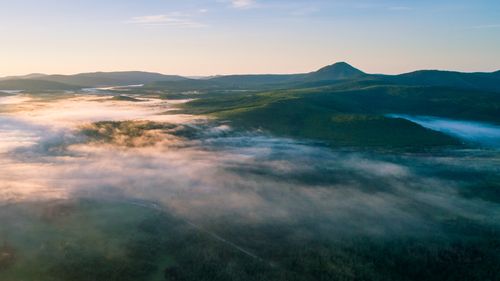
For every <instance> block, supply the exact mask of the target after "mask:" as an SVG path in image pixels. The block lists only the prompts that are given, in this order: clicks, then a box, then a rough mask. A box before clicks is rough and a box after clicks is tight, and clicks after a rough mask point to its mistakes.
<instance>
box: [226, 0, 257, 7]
mask: <svg viewBox="0 0 500 281" xmlns="http://www.w3.org/2000/svg"><path fill="white" fill-rule="evenodd" d="M225 2H230V3H231V6H232V7H233V8H236V9H248V8H252V7H255V6H256V5H257V2H256V1H255V0H229V1H225Z"/></svg>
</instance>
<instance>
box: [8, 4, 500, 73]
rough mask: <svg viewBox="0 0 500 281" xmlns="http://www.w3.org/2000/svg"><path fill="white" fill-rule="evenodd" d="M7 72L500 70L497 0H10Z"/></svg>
mask: <svg viewBox="0 0 500 281" xmlns="http://www.w3.org/2000/svg"><path fill="white" fill-rule="evenodd" d="M0 35H1V38H2V40H1V41H0V62H1V63H0V76H4V75H14V74H26V73H32V72H44V73H64V74H68V73H77V72H87V71H98V70H99V71H113V70H147V71H157V72H162V73H168V74H182V75H212V74H228V73H292V72H304V71H312V70H314V69H316V68H319V67H321V66H323V65H326V64H331V63H333V62H336V61H347V62H349V63H351V64H353V65H354V66H356V67H358V68H361V69H363V70H365V71H367V72H371V73H400V72H406V71H411V70H415V69H453V70H462V71H492V70H498V69H500V1H498V0H489V1H488V0H484V1H481V0H477V1H473V0H442V1H439V0H434V1H430V0H419V1H404V0H379V1H375V0H365V1H355V0H352V1H347V0H296V1H293V0H253V1H252V0H78V1H77V0H0Z"/></svg>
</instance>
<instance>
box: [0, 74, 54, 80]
mask: <svg viewBox="0 0 500 281" xmlns="http://www.w3.org/2000/svg"><path fill="white" fill-rule="evenodd" d="M44 76H47V75H46V74H43V73H31V74H28V75H22V76H7V77H1V78H0V81H5V80H17V79H39V78H42V77H44Z"/></svg>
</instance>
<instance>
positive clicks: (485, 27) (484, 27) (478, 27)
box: [471, 24, 500, 29]
mask: <svg viewBox="0 0 500 281" xmlns="http://www.w3.org/2000/svg"><path fill="white" fill-rule="evenodd" d="M471 28H473V29H488V28H500V24H485V25H476V26H473V27H471Z"/></svg>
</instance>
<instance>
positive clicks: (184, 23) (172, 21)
mask: <svg viewBox="0 0 500 281" xmlns="http://www.w3.org/2000/svg"><path fill="white" fill-rule="evenodd" d="M128 23H133V24H138V25H142V26H172V27H183V28H199V27H204V26H205V25H204V24H202V23H200V22H197V21H195V20H193V19H192V18H191V17H190V16H189V15H187V14H183V13H179V12H175V13H170V14H161V15H149V16H139V17H133V18H132V19H131V20H130V21H128Z"/></svg>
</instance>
